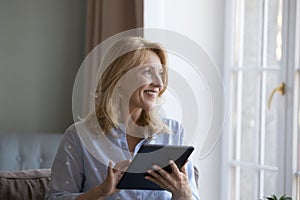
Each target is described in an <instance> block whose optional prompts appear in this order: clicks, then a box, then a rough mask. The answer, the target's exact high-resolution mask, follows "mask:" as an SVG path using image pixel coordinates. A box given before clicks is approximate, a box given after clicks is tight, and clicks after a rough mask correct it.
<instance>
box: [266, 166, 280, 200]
mask: <svg viewBox="0 0 300 200" xmlns="http://www.w3.org/2000/svg"><path fill="white" fill-rule="evenodd" d="M276 183H277V173H276V172H267V171H265V172H264V188H265V190H264V196H269V195H270V194H276V186H277V185H276Z"/></svg>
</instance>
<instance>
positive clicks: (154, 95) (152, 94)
mask: <svg viewBox="0 0 300 200" xmlns="http://www.w3.org/2000/svg"><path fill="white" fill-rule="evenodd" d="M144 92H145V93H146V94H147V96H149V97H151V98H156V97H157V96H158V91H154V90H145V91H144Z"/></svg>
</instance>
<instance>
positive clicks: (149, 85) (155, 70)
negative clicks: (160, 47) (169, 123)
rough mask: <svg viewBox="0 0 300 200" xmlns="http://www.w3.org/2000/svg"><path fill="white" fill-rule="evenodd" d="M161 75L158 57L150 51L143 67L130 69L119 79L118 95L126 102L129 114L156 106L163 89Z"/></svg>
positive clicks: (161, 70)
mask: <svg viewBox="0 0 300 200" xmlns="http://www.w3.org/2000/svg"><path fill="white" fill-rule="evenodd" d="M163 74H164V70H163V67H162V64H161V62H160V59H159V57H158V55H157V54H156V53H154V52H152V51H150V52H149V54H148V56H146V58H145V60H144V64H143V65H141V66H137V67H134V68H132V69H131V70H129V71H128V72H127V73H126V74H125V75H124V76H123V77H122V78H121V79H120V82H119V85H120V86H119V87H120V89H121V91H120V93H121V96H122V97H123V98H124V99H123V100H125V102H128V103H127V105H128V106H129V107H128V108H129V112H130V113H132V112H135V111H141V110H146V111H149V110H151V108H153V107H154V106H155V105H156V102H157V98H158V95H159V94H160V92H161V90H162V89H163V81H162V76H163ZM125 106H126V104H125Z"/></svg>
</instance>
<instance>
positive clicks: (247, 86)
mask: <svg viewBox="0 0 300 200" xmlns="http://www.w3.org/2000/svg"><path fill="white" fill-rule="evenodd" d="M260 77H261V75H260V73H259V72H244V73H243V81H242V89H243V92H242V98H243V100H242V128H241V129H242V130H241V160H242V161H247V162H253V163H258V158H259V157H258V156H259V154H258V153H259V152H258V151H259V134H258V131H257V130H258V129H257V127H258V124H259V121H258V120H259V118H258V116H259V109H260V96H261V95H260V85H261V81H260V79H261V78H260ZM238 84H240V83H238Z"/></svg>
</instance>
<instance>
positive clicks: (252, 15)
mask: <svg viewBox="0 0 300 200" xmlns="http://www.w3.org/2000/svg"><path fill="white" fill-rule="evenodd" d="M259 4H261V0H245V11H244V13H245V16H244V17H245V19H244V22H243V24H244V36H243V37H244V41H243V52H244V53H243V65H254V66H256V65H257V64H258V59H257V56H258V55H259V52H258V50H259V44H260V42H261V41H260V40H261V39H260V38H261V37H260V33H259V32H258V30H261V29H260V27H261V19H260V17H259V16H260V9H259V8H260V5H259ZM253 30H256V31H253Z"/></svg>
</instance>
